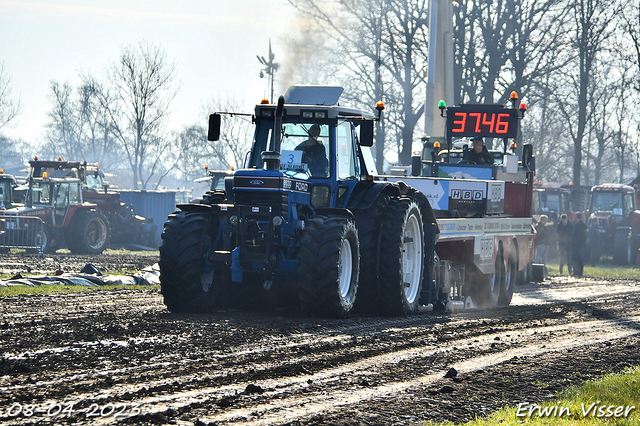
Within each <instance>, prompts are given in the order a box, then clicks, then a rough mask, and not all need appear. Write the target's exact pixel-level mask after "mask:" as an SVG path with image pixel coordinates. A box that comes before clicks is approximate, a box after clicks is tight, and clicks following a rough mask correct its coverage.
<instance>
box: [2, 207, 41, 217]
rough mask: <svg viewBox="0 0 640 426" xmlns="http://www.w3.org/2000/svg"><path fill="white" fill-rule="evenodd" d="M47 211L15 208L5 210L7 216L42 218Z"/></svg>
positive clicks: (37, 208)
mask: <svg viewBox="0 0 640 426" xmlns="http://www.w3.org/2000/svg"><path fill="white" fill-rule="evenodd" d="M44 211H45V209H44V208H42V207H24V206H20V207H14V208H12V209H7V210H3V211H2V213H3V214H4V215H5V216H40V215H42V214H43V213H44Z"/></svg>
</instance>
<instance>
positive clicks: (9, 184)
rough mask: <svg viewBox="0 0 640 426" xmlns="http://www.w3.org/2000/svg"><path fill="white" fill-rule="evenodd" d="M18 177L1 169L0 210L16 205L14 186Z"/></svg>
mask: <svg viewBox="0 0 640 426" xmlns="http://www.w3.org/2000/svg"><path fill="white" fill-rule="evenodd" d="M14 186H16V179H15V178H14V177H13V175H9V174H6V173H4V171H3V170H1V169H0V211H2V210H6V209H10V208H12V207H14V202H15V199H14V197H13V188H14Z"/></svg>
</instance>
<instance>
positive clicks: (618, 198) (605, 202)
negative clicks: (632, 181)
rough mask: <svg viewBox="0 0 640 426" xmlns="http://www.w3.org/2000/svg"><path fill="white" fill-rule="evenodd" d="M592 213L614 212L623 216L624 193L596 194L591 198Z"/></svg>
mask: <svg viewBox="0 0 640 426" xmlns="http://www.w3.org/2000/svg"><path fill="white" fill-rule="evenodd" d="M591 212H613V214H616V215H622V193H620V192H594V193H593V196H592V197H591Z"/></svg>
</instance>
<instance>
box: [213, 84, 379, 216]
mask: <svg viewBox="0 0 640 426" xmlns="http://www.w3.org/2000/svg"><path fill="white" fill-rule="evenodd" d="M342 91H343V88H342V87H334V86H321V87H320V86H313V87H312V86H292V87H291V88H290V89H289V90H288V91H287V93H286V94H285V96H284V100H286V103H285V101H284V100H283V101H282V103H281V104H279V105H274V104H268V103H266V102H265V103H261V104H259V105H257V106H256V108H255V115H254V116H253V120H254V122H255V125H256V130H255V137H254V142H253V147H252V150H251V153H250V155H249V160H248V165H247V168H245V169H242V170H238V171H236V172H235V174H234V176H233V178H227V179H226V182H227V184H226V187H225V189H226V192H227V196H228V197H229V199H230V200H231V201H235V202H238V203H241V204H244V203H251V202H253V201H254V200H261V199H264V201H265V202H268V203H270V204H272V203H273V202H274V200H271V198H269V197H273V196H275V197H276V198H277V197H278V195H277V194H275V192H274V190H278V189H280V190H284V191H286V192H287V193H293V201H294V202H295V204H298V205H304V206H306V207H308V208H309V209H311V210H315V209H318V208H336V207H338V208H344V207H345V206H346V203H347V200H348V199H349V197H350V195H351V193H352V191H353V189H354V187H355V186H356V184H357V183H358V182H359V181H360V180H361V179H364V178H366V176H367V167H366V164H365V161H364V157H363V156H362V155H360V154H361V146H371V145H372V143H373V138H372V135H373V121H374V120H375V116H374V114H372V113H370V112H367V111H362V110H358V109H353V108H346V107H341V106H339V105H338V99H339V97H340V95H341V94H342ZM380 108H381V107H380ZM213 116H214V117H215V114H214V115H213ZM219 123H220V120H219V118H217V119H216V118H212V119H211V120H210V129H209V135H210V139H211V135H218V134H219ZM362 129H364V130H362ZM212 140H215V139H212ZM275 201H276V203H275V204H281V203H282V201H278V200H275Z"/></svg>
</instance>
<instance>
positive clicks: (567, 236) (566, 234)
mask: <svg viewBox="0 0 640 426" xmlns="http://www.w3.org/2000/svg"><path fill="white" fill-rule="evenodd" d="M556 229H557V231H558V254H559V255H560V275H562V270H563V269H564V265H565V263H566V264H567V270H568V271H569V275H571V273H572V270H573V268H572V265H571V246H572V237H573V225H572V224H571V222H569V219H568V218H567V215H566V214H564V213H563V214H562V216H560V223H558V225H557V227H556Z"/></svg>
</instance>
